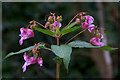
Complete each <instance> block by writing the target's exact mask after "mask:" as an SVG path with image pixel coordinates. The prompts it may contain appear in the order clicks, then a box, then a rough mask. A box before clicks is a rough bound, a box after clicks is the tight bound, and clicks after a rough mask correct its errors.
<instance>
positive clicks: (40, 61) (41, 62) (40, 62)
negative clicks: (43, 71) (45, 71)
mask: <svg viewBox="0 0 120 80" xmlns="http://www.w3.org/2000/svg"><path fill="white" fill-rule="evenodd" d="M38 64H40V66H42V64H43V61H42V58H41V57H38Z"/></svg>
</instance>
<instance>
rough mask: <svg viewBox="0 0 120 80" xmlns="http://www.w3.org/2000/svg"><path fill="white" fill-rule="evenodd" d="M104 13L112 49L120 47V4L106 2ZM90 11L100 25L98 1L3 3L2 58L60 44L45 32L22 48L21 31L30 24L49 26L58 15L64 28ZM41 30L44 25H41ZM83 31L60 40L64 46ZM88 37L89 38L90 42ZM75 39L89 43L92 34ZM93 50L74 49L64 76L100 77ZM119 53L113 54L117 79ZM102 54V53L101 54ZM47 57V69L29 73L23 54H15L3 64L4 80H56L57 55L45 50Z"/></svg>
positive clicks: (33, 69) (31, 68)
mask: <svg viewBox="0 0 120 80" xmlns="http://www.w3.org/2000/svg"><path fill="white" fill-rule="evenodd" d="M102 6H103V8H102V11H103V15H104V24H105V29H106V31H105V33H106V35H107V37H106V38H107V39H108V45H109V46H111V47H120V46H119V44H120V43H119V40H120V39H119V30H120V28H119V27H118V25H119V18H120V17H119V16H118V11H119V6H120V5H119V3H108V2H107V3H102ZM83 11H84V12H86V13H87V14H89V15H91V16H93V17H94V19H95V21H94V24H95V25H98V26H102V25H100V24H99V19H98V18H99V17H98V6H97V3H95V2H87V3H83V2H75V3H73V2H34V3H32V2H4V3H2V57H3V58H4V57H5V56H6V55H7V54H8V53H9V52H16V51H19V50H20V49H23V48H26V47H28V46H31V45H34V44H35V43H38V42H45V43H48V44H56V40H55V39H54V38H52V37H50V36H48V35H45V34H43V33H40V32H37V31H34V32H35V37H34V38H30V39H27V40H24V43H23V45H22V46H20V45H19V39H20V36H19V34H20V28H21V27H27V26H28V25H29V23H28V22H29V21H31V20H36V21H38V22H40V23H41V24H43V25H44V24H45V20H46V19H47V17H48V16H49V13H50V12H53V13H56V15H62V17H63V21H62V27H64V26H66V25H67V24H68V22H69V21H70V20H71V19H72V18H73V17H74V16H75V15H76V14H77V13H78V12H83ZM39 27H40V26H39ZM79 31H80V30H76V31H75V32H72V33H70V34H68V35H65V36H63V37H62V38H61V39H60V43H61V44H64V43H65V42H66V41H67V40H68V39H70V38H71V37H72V36H74V35H75V34H77V33H78V32H79ZM85 37H88V38H89V39H86V38H85ZM74 40H85V41H89V40H90V37H89V35H85V34H81V35H79V36H78V37H76V38H75V39H74ZM91 53H92V51H91V49H74V48H73V53H72V56H71V61H70V64H69V72H68V73H67V71H66V70H65V68H64V64H61V70H60V71H61V72H60V76H61V77H63V78H64V77H66V78H99V77H101V76H100V73H99V68H98V67H97V66H96V64H95V63H94V60H92V59H91V57H90V55H91ZM118 53H120V52H119V50H115V51H111V52H110V55H111V59H112V66H113V76H114V77H115V78H116V77H119V74H120V71H119V69H118V60H119V59H118V57H119V56H118V55H117V54H118ZM101 54H102V53H101ZM41 56H42V58H43V62H44V63H43V66H42V67H40V66H39V65H38V64H33V65H30V66H29V67H27V71H26V72H24V73H23V72H22V66H23V64H24V62H25V61H24V59H23V54H20V55H14V56H12V57H10V58H8V59H6V60H4V61H3V62H2V77H3V78H26V77H27V78H28V77H29V78H54V77H55V71H56V64H55V61H54V60H53V58H54V57H55V54H54V53H52V52H50V51H45V50H41Z"/></svg>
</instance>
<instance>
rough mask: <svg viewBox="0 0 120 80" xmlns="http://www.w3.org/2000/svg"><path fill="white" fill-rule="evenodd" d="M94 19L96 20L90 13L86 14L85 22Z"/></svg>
mask: <svg viewBox="0 0 120 80" xmlns="http://www.w3.org/2000/svg"><path fill="white" fill-rule="evenodd" d="M93 21H94V18H93V17H92V16H90V15H86V16H85V22H87V23H88V24H91V23H93Z"/></svg>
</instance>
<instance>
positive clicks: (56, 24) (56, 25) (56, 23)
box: [53, 21, 62, 29]
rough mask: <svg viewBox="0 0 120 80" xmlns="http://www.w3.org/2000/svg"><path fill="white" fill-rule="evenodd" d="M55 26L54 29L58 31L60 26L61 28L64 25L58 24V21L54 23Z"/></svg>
mask: <svg viewBox="0 0 120 80" xmlns="http://www.w3.org/2000/svg"><path fill="white" fill-rule="evenodd" d="M53 25H54V28H55V29H57V27H58V26H59V28H60V27H61V26H62V24H61V23H58V22H57V21H55V22H54V23H53Z"/></svg>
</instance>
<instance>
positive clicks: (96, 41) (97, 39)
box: [90, 37, 104, 46]
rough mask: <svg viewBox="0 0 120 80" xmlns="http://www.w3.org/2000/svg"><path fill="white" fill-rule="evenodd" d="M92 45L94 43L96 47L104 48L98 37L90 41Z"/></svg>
mask: <svg viewBox="0 0 120 80" xmlns="http://www.w3.org/2000/svg"><path fill="white" fill-rule="evenodd" d="M90 43H92V44H93V45H95V46H104V43H103V42H100V39H99V38H98V37H93V38H92V39H91V40H90Z"/></svg>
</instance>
